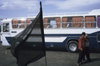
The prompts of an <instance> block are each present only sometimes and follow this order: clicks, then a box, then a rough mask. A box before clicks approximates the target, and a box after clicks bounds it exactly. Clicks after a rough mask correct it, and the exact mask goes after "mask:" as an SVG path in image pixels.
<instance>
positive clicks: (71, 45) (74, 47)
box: [67, 41, 78, 53]
mask: <svg viewBox="0 0 100 66" xmlns="http://www.w3.org/2000/svg"><path fill="white" fill-rule="evenodd" d="M67 50H68V52H72V53H75V52H77V51H78V42H77V41H70V42H68V44H67Z"/></svg>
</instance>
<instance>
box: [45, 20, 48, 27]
mask: <svg viewBox="0 0 100 66" xmlns="http://www.w3.org/2000/svg"><path fill="white" fill-rule="evenodd" d="M47 26H48V18H44V28H48V27H47Z"/></svg>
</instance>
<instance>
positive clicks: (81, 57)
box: [77, 32, 85, 65]
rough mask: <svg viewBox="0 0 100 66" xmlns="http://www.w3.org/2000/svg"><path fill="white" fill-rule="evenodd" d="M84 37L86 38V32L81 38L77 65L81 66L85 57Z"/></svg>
mask: <svg viewBox="0 0 100 66" xmlns="http://www.w3.org/2000/svg"><path fill="white" fill-rule="evenodd" d="M84 37H85V32H82V36H81V37H80V38H79V43H78V49H79V58H78V62H77V65H80V63H81V62H82V59H83V55H84V51H83V50H84V48H85V45H84Z"/></svg>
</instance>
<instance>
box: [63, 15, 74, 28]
mask: <svg viewBox="0 0 100 66" xmlns="http://www.w3.org/2000/svg"><path fill="white" fill-rule="evenodd" d="M69 27H73V23H72V17H63V18H62V28H69Z"/></svg>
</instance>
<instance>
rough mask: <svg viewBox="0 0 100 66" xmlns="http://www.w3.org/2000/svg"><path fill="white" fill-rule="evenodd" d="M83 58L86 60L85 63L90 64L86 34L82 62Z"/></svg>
mask: <svg viewBox="0 0 100 66" xmlns="http://www.w3.org/2000/svg"><path fill="white" fill-rule="evenodd" d="M85 56H86V58H87V61H88V62H90V61H91V59H90V52H89V38H88V34H86V35H85V49H84V57H83V60H85Z"/></svg>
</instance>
